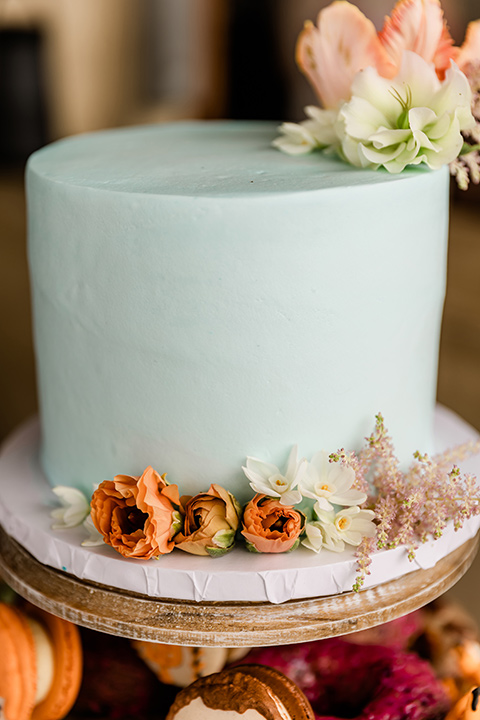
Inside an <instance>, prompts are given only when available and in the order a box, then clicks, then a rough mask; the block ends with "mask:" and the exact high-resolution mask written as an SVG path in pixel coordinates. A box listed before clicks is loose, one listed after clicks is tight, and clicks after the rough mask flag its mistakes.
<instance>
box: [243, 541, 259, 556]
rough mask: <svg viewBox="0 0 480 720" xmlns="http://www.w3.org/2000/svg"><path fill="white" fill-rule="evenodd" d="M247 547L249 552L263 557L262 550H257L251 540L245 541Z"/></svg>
mask: <svg viewBox="0 0 480 720" xmlns="http://www.w3.org/2000/svg"><path fill="white" fill-rule="evenodd" d="M245 547H246V548H247V550H248V552H252V553H257V555H261V553H260V550H257V548H256V547H255V545H254V544H253V543H251V542H250V540H245Z"/></svg>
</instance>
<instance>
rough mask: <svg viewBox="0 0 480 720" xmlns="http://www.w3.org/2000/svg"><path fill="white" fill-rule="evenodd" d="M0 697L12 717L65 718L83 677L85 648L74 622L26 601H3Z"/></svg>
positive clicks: (28, 719) (31, 719)
mask: <svg viewBox="0 0 480 720" xmlns="http://www.w3.org/2000/svg"><path fill="white" fill-rule="evenodd" d="M0 648H1V650H2V652H1V653H0V697H1V698H3V699H4V707H3V712H4V716H5V717H6V718H8V720H61V719H62V718H64V717H65V715H67V713H68V712H69V711H70V709H71V708H72V706H73V704H74V702H75V700H76V698H77V695H78V691H79V689H80V683H81V679H82V664H83V663H82V648H81V641H80V634H79V632H78V629H77V627H76V626H75V625H72V623H69V622H67V621H66V620H62V619H60V618H57V617H55V616H53V615H50V614H49V613H47V612H45V611H43V610H39V609H38V608H36V607H34V606H33V605H29V604H26V605H24V606H23V607H22V609H19V608H14V607H12V606H10V605H7V604H5V603H0Z"/></svg>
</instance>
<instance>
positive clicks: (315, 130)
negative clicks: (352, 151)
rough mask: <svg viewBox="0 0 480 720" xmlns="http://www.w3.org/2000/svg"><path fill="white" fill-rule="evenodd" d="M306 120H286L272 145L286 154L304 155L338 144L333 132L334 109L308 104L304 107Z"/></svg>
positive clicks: (335, 115)
mask: <svg viewBox="0 0 480 720" xmlns="http://www.w3.org/2000/svg"><path fill="white" fill-rule="evenodd" d="M305 113H306V115H307V116H308V118H309V119H308V120H303V122H301V123H291V122H286V123H283V124H282V125H280V127H279V131H280V133H281V135H280V137H278V138H276V139H275V140H274V141H273V143H272V145H273V146H274V147H276V148H278V149H279V150H282V152H284V153H287V154H288V155H304V154H306V153H309V152H312V150H320V149H322V148H326V147H335V146H337V145H339V138H338V135H337V133H336V132H335V122H336V120H337V111H336V110H322V109H321V108H318V107H315V106H314V105H309V106H308V107H306V108H305Z"/></svg>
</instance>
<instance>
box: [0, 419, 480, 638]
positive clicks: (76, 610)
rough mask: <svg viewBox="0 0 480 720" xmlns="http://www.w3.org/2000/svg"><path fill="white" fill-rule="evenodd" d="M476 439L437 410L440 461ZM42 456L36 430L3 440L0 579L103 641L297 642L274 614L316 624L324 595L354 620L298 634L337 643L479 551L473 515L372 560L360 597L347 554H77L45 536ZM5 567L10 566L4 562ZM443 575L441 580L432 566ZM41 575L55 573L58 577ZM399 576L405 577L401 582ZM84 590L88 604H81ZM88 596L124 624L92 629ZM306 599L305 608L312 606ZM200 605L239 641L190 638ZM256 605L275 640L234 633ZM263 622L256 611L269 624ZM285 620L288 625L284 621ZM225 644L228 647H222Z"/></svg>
mask: <svg viewBox="0 0 480 720" xmlns="http://www.w3.org/2000/svg"><path fill="white" fill-rule="evenodd" d="M477 437H478V434H477V433H476V431H474V430H473V429H472V428H471V427H470V426H469V425H467V424H466V423H465V422H464V421H463V420H461V419H460V418H458V417H457V416H456V415H455V414H454V413H452V412H451V411H449V410H446V409H445V408H443V407H438V408H437V411H436V421H435V440H436V450H437V451H441V450H444V449H446V448H448V447H452V446H454V445H458V444H460V443H463V442H466V441H468V440H475V439H477ZM38 447H39V425H38V422H37V421H31V422H29V423H28V424H26V425H24V426H23V427H22V428H20V430H18V431H17V432H16V433H15V434H14V435H13V436H12V437H11V438H10V439H9V440H8V441H7V443H6V444H5V446H4V448H3V451H2V453H1V455H0V525H1V526H3V531H4V532H3V533H2V535H1V537H0V540H1V542H0V550H1V551H2V552H3V558H0V570H3V572H4V574H5V577H6V578H7V580H9V581H11V583H12V584H13V586H14V588H15V589H17V591H19V592H20V593H21V594H23V595H25V596H26V597H28V598H29V599H30V600H32V602H37V604H39V605H41V606H43V607H45V608H46V609H50V610H51V611H52V612H56V613H57V614H59V615H62V616H63V617H67V618H69V619H72V620H74V621H75V622H79V623H80V624H85V625H87V626H89V627H96V628H98V629H101V630H103V631H106V632H112V633H115V634H122V635H126V636H128V637H140V638H146V639H152V640H153V639H156V640H158V641H161V642H177V643H179V644H186V645H232V646H233V645H247V644H259V645H260V644H275V643H277V642H282V641H283V642H298V641H299V640H300V639H302V638H301V637H300V636H299V635H298V634H295V635H292V633H291V629H290V628H289V626H288V625H289V623H287V624H286V625H285V626H283V627H279V626H278V623H279V618H281V617H282V612H281V609H282V607H285V608H288V610H289V613H290V620H291V617H292V608H293V607H295V603H296V605H297V611H298V610H299V609H300V606H302V608H303V609H302V614H304V613H305V608H306V606H308V608H307V614H308V613H312V612H313V614H314V615H315V613H317V614H318V602H321V603H322V608H323V610H322V612H323V611H324V609H325V608H327V607H328V608H329V609H331V608H332V607H333V606H332V600H333V599H331V598H329V597H325V596H338V595H339V594H341V593H344V595H343V596H342V598H344V599H345V601H346V603H347V604H348V607H349V608H350V610H352V609H353V611H354V612H353V615H355V618H354V619H352V618H350V620H349V619H348V617H347V615H348V612H347V607H346V606H345V607H344V609H343V610H341V611H339V615H338V618H337V620H338V622H337V625H336V626H335V623H333V624H332V623H330V622H327V623H325V622H323V624H322V623H321V622H320V623H318V622H317V625H318V627H319V628H320V625H322V629H321V630H320V629H318V631H317V632H316V634H315V632H314V633H313V635H312V634H310V635H309V634H308V626H309V622H310V624H311V622H312V621H313V615H312V617H310V620H308V621H307V622H306V625H305V633H307V635H306V637H307V638H308V639H313V637H325V636H328V635H335V634H343V633H345V632H352V631H354V630H355V629H358V628H360V627H368V626H372V625H375V624H378V623H379V622H382V621H384V620H385V619H390V618H392V617H396V616H399V615H401V614H402V613H404V612H407V611H409V610H411V609H413V608H414V607H419V606H420V605H421V604H423V603H424V602H427V601H428V600H429V599H432V598H433V597H436V596H438V594H440V593H441V592H443V591H444V590H446V589H447V588H448V587H450V586H451V585H452V584H453V583H454V582H456V580H458V579H459V577H461V575H462V574H463V572H465V570H466V569H467V568H468V566H469V565H470V563H471V561H472V560H473V557H474V554H475V551H476V542H475V541H474V540H473V538H474V537H475V535H476V534H477V531H478V528H479V526H480V517H476V518H472V519H471V520H469V521H467V522H466V523H465V526H464V527H463V528H462V530H460V531H458V532H454V530H453V528H451V527H449V528H447V530H446V531H445V533H444V534H443V536H442V537H441V538H440V539H439V540H437V541H432V542H428V543H426V544H424V545H421V546H420V547H419V548H418V550H417V554H416V558H415V560H414V561H413V562H412V561H409V560H408V557H407V550H406V549H405V548H404V547H399V548H396V549H394V550H382V551H378V552H375V553H374V555H373V559H372V565H371V568H370V569H371V574H370V575H369V576H367V578H366V582H365V585H364V588H365V590H367V589H368V588H374V587H375V586H381V587H378V588H377V589H376V590H367V592H365V590H363V591H362V592H361V593H358V594H355V593H351V592H349V591H351V588H352V586H353V584H354V582H355V577H356V574H357V568H356V560H355V556H354V553H355V549H354V548H352V549H348V550H346V551H345V552H343V553H340V554H338V553H332V552H328V551H322V552H321V553H319V554H318V555H317V554H315V553H312V552H311V551H308V550H306V549H305V548H299V549H298V550H297V551H295V552H293V553H288V554H277V555H267V554H263V555H257V554H252V553H249V552H247V551H245V550H244V549H243V548H237V549H235V550H234V551H233V552H232V553H229V554H228V555H225V556H224V557H222V558H216V559H212V558H199V557H197V556H192V555H188V554H186V553H182V552H181V551H175V552H173V553H171V554H170V555H167V556H164V557H162V558H160V560H150V561H135V560H126V559H125V558H123V557H121V556H120V555H118V554H117V553H116V552H115V551H114V550H113V549H112V548H110V547H108V546H102V547H98V548H84V547H82V546H81V542H82V539H84V537H85V535H84V531H83V530H82V528H74V529H70V530H63V531H54V530H52V529H51V518H50V515H49V509H51V508H53V507H55V506H56V498H55V496H54V495H53V493H52V492H51V490H50V487H49V485H48V483H47V480H46V479H45V477H44V475H43V474H42V472H41V470H40V468H39V464H38ZM461 469H462V470H463V471H467V472H473V473H476V474H478V475H479V476H480V458H478V457H476V458H473V459H470V460H468V461H465V462H463V463H461ZM17 544H18V545H17ZM6 555H9V556H11V558H7V557H6ZM14 556H15V557H14ZM10 559H11V560H12V562H9V560H10ZM442 563H443V564H442ZM440 565H441V567H442V570H441V572H439V571H438V568H436V566H438V567H440ZM35 566H37V569H38V568H39V569H42V572H41V573H40V575H41V576H42V578H41V582H40V584H39V585H38V587H35V583H32V582H31V580H30V579H28V580H27V581H26V582H25V583H24V582H23V580H22V573H27V574H31V573H33V575H36V574H38V573H36V572H34V570H35ZM45 566H48V567H49V568H53V569H54V571H61V572H60V573H58V572H57V573H55V572H53V571H50V570H48V567H47V568H45ZM32 567H33V570H32ZM72 576H73V577H72ZM405 576H409V578H411V579H409V580H408V582H407V581H406V580H405ZM397 578H400V579H401V580H400V581H398V580H396V579H397ZM402 583H403V584H402ZM409 583H410V585H411V588H410V590H408V586H409ZM49 584H50V585H51V587H52V592H53V587H54V586H56V585H58V588H59V589H58V592H57V596H58V597H57V598H56V599H54V600H53V601H52V602H53V604H52V603H49V602H48V601H47V600H46V598H45V595H46V594H48V592H47V591H46V590H45V588H46V587H47V588H48V587H49ZM65 584H66V586H65ZM428 584H430V585H431V588H430V590H428V591H427V590H425V588H424V586H425V587H426V586H427V585H428ZM40 586H42V587H43V589H42V588H41V587H40ZM387 587H388V588H389V590H388V592H387V590H386V588H387ZM402 587H404V589H405V596H406V597H405V598H404V600H405V602H403V601H402ZM85 588H87V590H86V599H85V598H84V599H83V600H82V599H81V596H82V597H83V594H84V592H83V591H84V590H85ZM399 592H400V595H399V596H398V598H397V599H396V600H392V607H393V605H395V606H396V607H397V609H396V611H393V610H392V612H390V611H389V608H388V604H389V601H388V597H390V596H391V597H392V598H393V597H394V595H395V593H396V594H397V595H398V593H399ZM382 593H383V597H382ZM392 593H393V595H392ZM409 593H411V594H412V597H413V594H415V596H416V597H418V599H417V600H416V601H412V602H410V604H409V603H408V594H409ZM132 594H134V597H132ZM397 595H395V597H397ZM69 596H70V597H69ZM93 596H95V598H96V600H98V601H99V602H100V598H101V602H100V604H101V606H102V608H104V606H105V605H106V606H107V607H108V606H109V605H110V606H112V603H114V601H115V600H116V599H118V598H120V597H121V598H123V599H122V603H123V605H122V607H123V608H124V609H125V608H126V607H127V605H128V611H127V610H126V609H125V612H126V617H125V621H122V618H121V617H120V615H121V612H123V610H122V608H121V607H120V605H119V606H118V607H117V609H116V610H115V609H114V608H113V606H112V611H111V617H105V612H104V610H102V611H101V614H102V617H101V618H100V620H99V618H98V612H99V611H98V608H97V609H96V610H95V612H93V605H95V602H93V600H94V597H93ZM89 597H90V598H91V600H92V603H90V604H91V605H92V616H91V617H89V616H88V615H89V613H88V609H89V608H88V606H89V600H88V598H89ZM322 598H323V600H321V599H322ZM367 598H369V601H368V602H367ZM155 599H158V602H157V604H154V603H155ZM319 599H320V600H319ZM296 601H297V602H296ZM309 601H311V602H312V603H313V604H311V605H309ZM132 602H133V605H132ZM142 603H143V605H142ZM152 603H153V604H152ZM169 603H170V604H169ZM198 603H202V607H203V608H204V610H203V615H204V620H205V621H207V616H208V615H209V613H208V612H206V611H205V609H206V608H208V607H209V605H210V604H212V603H214V604H216V603H220V604H223V606H220V607H223V612H224V614H225V608H227V607H228V608H230V610H229V611H228V612H229V613H230V615H231V611H232V608H234V607H236V608H237V610H236V611H235V613H236V619H235V622H234V621H233V619H232V627H233V625H235V624H236V625H237V629H236V631H235V632H233V634H232V632H230V630H229V629H228V628H227V629H225V627H224V625H222V626H221V627H220V628H219V627H215V622H214V620H213V617H214V616H212V617H210V620H209V621H208V622H207V624H206V626H205V627H203V628H202V629H201V631H199V630H198V623H197V626H196V627H192V628H190V630H189V628H188V622H186V620H185V617H187V616H188V614H189V613H190V614H192V608H193V607H197V606H198ZM252 603H254V604H257V603H265V604H266V605H262V606H261V607H263V608H268V607H269V608H270V609H269V610H268V613H270V614H272V612H276V611H275V610H274V607H273V606H279V604H281V603H287V605H284V606H280V607H279V608H278V609H279V612H280V614H279V615H278V616H277V615H276V616H275V617H276V620H274V622H276V623H277V628H276V629H275V631H274V632H273V634H271V635H270V634H269V632H268V627H267V626H263V627H262V629H261V630H259V632H258V633H257V636H255V633H253V634H252V632H251V630H250V631H249V633H247V634H242V630H241V627H240V628H239V627H238V621H240V622H241V612H240V607H243V608H244V609H245V607H246V606H248V605H250V604H252ZM315 603H317V605H315ZM235 604H237V605H235ZM344 605H345V603H344ZM64 606H65V607H64ZM214 607H215V606H214ZM217 607H218V606H217ZM132 608H133V610H132ZM136 608H138V614H139V618H138V621H137V620H135V621H133V624H132V619H131V613H132V612H133V613H135V609H136ZM141 608H143V610H142V611H140V610H141ZM152 608H153V609H154V612H155V614H157V615H158V617H156V618H155V620H154V621H152V618H151V613H152ZM188 608H190V610H188ZM254 608H255V605H253V606H251V605H250V609H249V608H248V607H247V608H246V609H247V611H248V616H249V617H251V616H252V613H251V612H250V610H252V609H254ZM173 609H175V613H176V615H177V616H178V618H179V617H180V616H182V617H183V620H182V621H181V622H180V621H179V622H177V623H175V622H173V620H172V612H173ZM210 609H211V608H210ZM329 611H330V610H329ZM335 612H337V611H336V610H335ZM335 612H334V613H333V614H334V615H335ZM142 613H143V615H144V614H145V613H147V614H149V618H148V619H147V620H145V618H144V617H143V618H141V617H140V616H142ZM268 613H266V614H265V613H264V616H265V618H266V617H267V615H268ZM368 613H370V614H368ZM182 614H183V615H182ZM217 614H218V613H217ZM227 614H228V613H227ZM254 614H255V611H254ZM107 615H108V612H107ZM284 615H285V617H286V615H287V613H284ZM293 615H294V616H295V612H294V613H293ZM357 616H358V617H357ZM360 616H361V617H362V618H363V620H362V622H361V624H359V619H358V618H359V617H360ZM367 616H368V617H367ZM232 617H233V616H232ZM332 617H333V616H332ZM178 618H177V619H178ZM197 620H198V618H197ZM290 620H289V622H290ZM316 620H317V621H318V617H317V618H316ZM222 622H224V621H222ZM348 623H350V624H348ZM194 624H195V623H194ZM159 626H161V627H159ZM222 628H223V629H224V630H225V632H223V630H222ZM230 629H231V628H230ZM299 629H300V628H299ZM282 632H283V635H282ZM235 633H236V634H235ZM280 636H281V637H280ZM227 638H228V639H229V640H230V642H227ZM304 639H305V638H304Z"/></svg>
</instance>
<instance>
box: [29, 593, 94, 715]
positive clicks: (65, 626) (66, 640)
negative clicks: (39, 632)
mask: <svg viewBox="0 0 480 720" xmlns="http://www.w3.org/2000/svg"><path fill="white" fill-rule="evenodd" d="M27 612H28V615H29V616H30V617H32V618H33V619H34V620H36V621H37V622H39V623H40V624H41V625H42V626H43V627H44V628H45V629H46V631H47V633H48V636H49V639H50V641H51V643H52V646H53V660H54V673H53V680H52V683H51V686H50V689H49V692H48V694H47V695H46V697H45V699H44V700H42V701H41V702H40V703H38V704H37V705H36V706H35V708H34V710H33V714H32V720H61V719H62V718H64V717H65V715H67V713H68V712H69V711H70V710H71V708H72V706H73V704H74V703H75V700H76V699H77V695H78V692H79V690H80V684H81V682H82V667H83V657H82V644H81V640H80V633H79V631H78V628H77V626H76V625H73V623H70V622H68V621H67V620H62V619H61V618H59V617H56V616H55V615H51V614H50V613H47V612H45V611H44V610H40V609H39V608H36V607H34V606H33V605H29V606H28V608H27Z"/></svg>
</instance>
